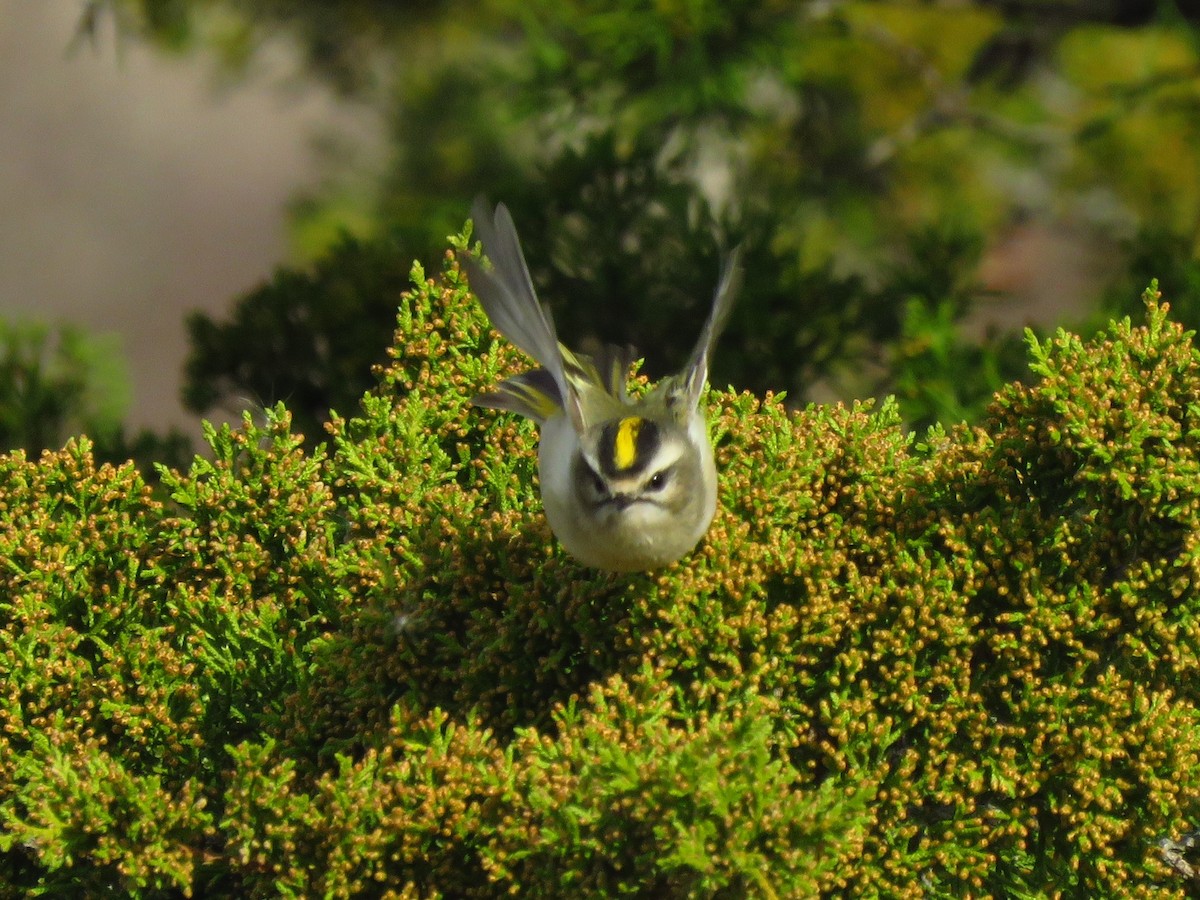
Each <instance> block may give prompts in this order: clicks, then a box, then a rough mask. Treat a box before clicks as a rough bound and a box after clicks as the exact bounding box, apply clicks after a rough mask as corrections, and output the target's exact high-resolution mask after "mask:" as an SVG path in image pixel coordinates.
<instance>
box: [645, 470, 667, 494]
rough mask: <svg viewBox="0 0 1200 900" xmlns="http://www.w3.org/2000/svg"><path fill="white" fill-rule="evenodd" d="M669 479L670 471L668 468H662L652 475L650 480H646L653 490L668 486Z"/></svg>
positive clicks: (647, 485)
mask: <svg viewBox="0 0 1200 900" xmlns="http://www.w3.org/2000/svg"><path fill="white" fill-rule="evenodd" d="M669 480H670V473H669V472H668V471H667V470H666V469H662V470H661V471H658V472H655V473H654V474H653V475H651V476H650V480H649V481H647V482H646V487H648V488H649V489H650V490H652V491H661V490H662V489H663V488H665V487H666V486H667V482H668V481H669Z"/></svg>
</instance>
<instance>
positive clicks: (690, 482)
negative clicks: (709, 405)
mask: <svg viewBox="0 0 1200 900" xmlns="http://www.w3.org/2000/svg"><path fill="white" fill-rule="evenodd" d="M472 218H473V221H474V225H475V232H476V235H477V237H478V238H479V239H480V241H481V242H482V244H483V251H484V253H485V254H486V255H487V258H488V259H489V260H490V261H491V268H490V269H489V268H487V267H485V265H484V264H483V262H482V260H480V259H477V258H475V257H474V256H472V255H470V254H466V255H464V256H463V259H462V263H463V266H464V268H465V269H466V272H467V276H468V278H469V279H470V283H471V287H472V289H473V290H474V291H475V294H476V296H477V297H478V298H479V302H480V304H481V305H482V306H483V310H484V312H486V313H487V316H488V318H489V319H490V320H491V323H492V325H493V326H494V327H495V329H496V330H497V331H499V332H500V333H501V334H502V335H504V336H505V337H506V338H508V340H510V341H512V343H513V344H515V345H516V346H517V347H518V348H520V349H521V350H523V351H524V352H525V353H527V354H528V355H529V356H531V357H533V359H535V360H536V361H537V362H538V363H539V364H540V366H541V368H537V369H533V370H531V371H528V372H523V373H521V374H520V375H515V376H513V377H512V378H508V379H506V380H504V381H502V382H501V383H500V384H498V385H497V386H496V389H495V390H494V391H491V392H489V393H485V394H481V395H479V396H477V397H475V398H474V399H473V401H472V402H473V403H475V404H476V405H477V406H483V407H488V408H490V409H501V410H508V411H511V412H515V413H519V414H520V415H523V416H527V417H528V418H530V419H533V420H534V421H535V422H537V423H538V426H539V430H540V439H539V447H538V473H539V476H540V479H541V493H542V505H543V507H544V508H545V510H546V519H547V521H549V523H550V528H551V530H552V531H553V532H554V534H555V536H556V537H557V538H558V540H559V541H560V542H561V543H562V545H563V547H564V548H566V550H567V552H568V553H569V554H571V556H573V557H575V559H577V560H578V561H579V562H581V563H583V564H584V565H586V566H591V567H594V568H597V569H606V570H609V571H614V572H636V571H645V570H649V569H657V568H659V567H661V566H665V565H668V564H669V563H672V562H674V561H675V560H677V559H679V558H680V557H682V556H683V555H684V554H686V553H688V552H689V551H690V550H692V548H694V547H695V546H696V544H697V543H699V541H700V539H701V538H702V537H703V536H704V533H705V532H706V531H708V526H709V524H710V523H711V522H712V519H713V515H714V513H715V512H716V508H717V470H716V465H715V464H714V462H713V451H712V442H711V440H710V439H709V435H708V422H707V419H706V416H705V410H704V409H703V408H702V407H701V405H700V396H701V394H702V392H703V390H704V385H705V383H706V382H707V380H708V363H709V357H710V356H711V354H712V350H713V346H714V344H715V343H716V340H717V336H718V335H719V334H720V332H721V329H722V328H723V327H724V325H725V322H726V320H727V319H728V317H729V311H730V309H731V308H732V307H733V301H734V296H735V295H736V293H737V288H738V285H739V283H740V278H741V267H740V264H739V257H740V253H739V251H738V250H735V251H734V252H733V253H732V254H731V255H730V256H729V257H727V258H726V259H725V260H724V261H723V263H722V265H721V271H720V275H719V278H718V282H717V289H716V292H715V295H714V297H713V305H712V311H711V312H710V313H709V316H708V321H707V322H706V323H705V325H704V329H703V331H701V333H700V339H699V340H698V341H697V342H696V347H695V349H694V350H693V351H692V355H691V358H690V359H689V360H688V363H687V366H686V367H685V368H684V369H683V371H682V372H679V373H678V374H676V375H672V376H669V377H667V378H664V379H663V380H662V381H660V382H659V383H658V384H657V385H655V386H654V388H653V389H651V390H650V391H649V392H648V393H646V395H645V396H643V397H640V398H637V399H632V398H630V397H629V396H628V394H627V392H626V382H627V379H628V377H629V367H630V365H631V364H632V363H633V361H634V356H633V354H632V352H631V351H630V350H629V349H623V348H619V347H614V346H611V345H609V346H605V347H603V348H602V349H600V350H599V351H598V352H596V353H594V354H590V355H589V354H584V353H576V352H573V351H571V350H569V349H567V348H566V347H564V346H563V345H562V344H560V343H559V342H558V337H557V335H556V333H555V330H554V321H553V319H552V318H551V317H550V312H549V310H548V309H547V308H545V307H543V306H542V305H541V304H540V303H539V302H538V299H537V295H536V294H535V292H534V289H533V282H532V280H531V279H530V277H529V268H528V267H527V266H526V265H525V257H524V254H523V253H522V252H521V244H520V240H519V239H518V238H517V231H516V228H515V226H514V225H513V220H512V216H511V215H510V214H509V212H508V209H507V208H506V207H505V206H504V204H500V205H498V206H497V207H496V209H495V213H494V215H493V213H492V211H491V210H490V209H489V207H488V204H487V203H485V202H484V201H483V200H482V199H480V200H477V201H476V202H475V206H474V208H473V209H472Z"/></svg>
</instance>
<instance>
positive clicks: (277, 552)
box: [0, 239, 1200, 898]
mask: <svg viewBox="0 0 1200 900" xmlns="http://www.w3.org/2000/svg"><path fill="white" fill-rule="evenodd" d="M456 243H457V246H458V247H459V248H460V249H461V247H462V239H459V240H457V242H456ZM414 285H415V286H414V288H413V290H412V291H411V292H409V293H408V294H407V295H405V296H404V297H403V298H401V300H400V314H399V329H398V331H397V337H396V342H395V348H394V351H393V358H392V361H391V363H390V364H388V365H386V366H385V367H383V368H381V370H380V381H379V387H378V389H377V390H375V391H373V392H372V393H370V394H369V395H368V396H366V397H365V398H364V400H363V402H362V406H361V411H360V412H359V413H358V414H357V415H354V416H352V417H348V418H344V417H340V416H337V415H334V416H333V417H332V421H331V424H330V426H329V435H328V441H327V443H326V444H323V445H321V446H319V447H317V448H315V449H312V450H306V449H305V448H304V447H303V446H302V442H301V440H300V439H299V438H298V437H295V436H293V435H292V434H291V433H290V432H289V418H288V415H287V413H286V411H284V410H283V409H282V408H277V409H275V410H273V411H272V412H271V414H270V416H269V418H268V422H267V424H266V425H265V426H259V425H256V424H254V423H253V422H252V420H251V419H250V418H249V417H247V419H246V420H245V422H244V424H243V426H242V427H241V428H240V429H230V428H228V427H225V428H222V429H220V430H216V429H210V430H209V433H208V440H209V443H210V445H211V448H212V452H211V458H203V459H202V458H197V459H196V460H195V461H194V462H193V463H192V465H191V467H190V469H189V470H187V471H170V470H163V471H162V472H160V475H161V477H162V484H161V486H160V487H159V488H158V489H157V491H152V490H151V489H150V488H149V487H147V485H146V484H145V483H144V482H143V480H142V479H141V477H140V476H139V474H138V472H137V470H136V469H135V468H134V467H133V466H132V465H121V466H116V467H114V466H111V465H97V464H96V463H95V461H94V460H93V457H92V452H91V446H90V444H89V443H88V441H87V440H86V439H82V438H81V439H78V440H74V441H72V442H70V443H69V444H67V446H66V447H65V448H64V449H62V450H61V451H58V452H47V453H45V454H43V455H42V456H41V458H40V459H36V460H34V459H28V458H26V456H25V455H24V454H22V453H20V452H17V453H14V454H12V455H10V456H7V457H2V458H0V625H2V626H3V627H2V628H0V889H2V891H3V894H5V895H7V896H23V895H36V894H41V895H47V896H64V895H76V896H78V895H97V894H100V893H103V892H117V893H121V894H128V895H134V896H147V897H151V896H229V897H235V896H236V897H276V896H327V897H348V896H357V895H366V896H389V897H497V896H502V895H514V896H570V897H612V896H622V895H634V896H666V897H833V896H886V897H914V898H915V897H926V896H929V897H937V896H946V897H949V896H954V897H968V896H974V897H983V896H1004V897H1022V896H1026V897H1034V896H1063V897H1089V898H1091V897H1184V896H1188V895H1189V894H1192V895H1194V894H1195V893H1196V891H1197V884H1196V882H1195V880H1194V879H1193V880H1190V881H1189V880H1188V879H1189V875H1188V874H1187V873H1188V870H1189V867H1190V866H1191V865H1193V864H1194V863H1195V860H1194V858H1193V859H1191V860H1189V859H1188V858H1187V854H1188V852H1190V851H1188V850H1187V847H1188V846H1189V841H1190V840H1191V838H1190V837H1189V836H1190V835H1193V834H1194V833H1195V832H1196V831H1197V829H1200V672H1198V668H1200V357H1198V355H1197V351H1196V349H1195V348H1194V346H1193V344H1192V338H1191V335H1190V334H1189V333H1185V332H1184V331H1183V330H1182V328H1180V327H1179V326H1178V325H1176V324H1174V323H1173V322H1172V321H1171V320H1170V319H1169V318H1168V314H1167V307H1166V306H1165V305H1162V304H1159V303H1158V302H1157V300H1156V298H1155V297H1154V296H1153V294H1152V293H1151V292H1148V295H1147V313H1146V319H1145V323H1144V324H1142V325H1139V326H1136V327H1135V326H1134V325H1132V324H1131V323H1130V322H1129V321H1128V320H1126V321H1122V322H1117V323H1114V324H1113V325H1112V327H1111V328H1110V329H1109V331H1108V332H1107V334H1105V335H1101V336H1100V337H1098V338H1096V339H1094V340H1090V341H1087V342H1082V341H1080V340H1079V339H1077V338H1075V337H1072V336H1071V335H1069V334H1065V333H1060V334H1059V335H1058V336H1057V337H1056V338H1054V339H1053V340H1051V341H1048V342H1045V343H1038V342H1037V341H1035V340H1033V339H1032V338H1031V339H1030V355H1031V359H1032V366H1033V369H1034V372H1035V374H1036V376H1037V380H1036V383H1033V384H1030V385H1012V386H1009V387H1007V388H1005V389H1004V390H1002V391H1001V392H1000V393H999V394H998V395H997V396H996V398H995V400H994V402H993V403H992V405H991V407H990V412H989V416H988V418H987V419H986V420H985V422H984V423H983V424H982V425H981V426H979V427H967V426H961V427H957V428H954V429H951V430H949V431H943V430H939V429H935V430H933V431H930V432H929V433H928V435H927V436H926V437H925V438H924V439H919V438H917V437H914V436H913V435H912V434H910V433H907V432H906V431H905V429H904V428H903V427H902V426H901V424H900V419H899V416H898V414H897V411H896V408H895V406H894V404H891V403H885V404H883V406H882V407H880V408H879V409H878V410H876V409H873V408H872V407H871V406H870V405H869V404H862V405H858V406H854V407H851V408H847V407H843V406H834V407H824V408H823V407H809V408H807V409H804V410H802V411H799V412H789V411H788V410H787V409H786V408H785V406H784V405H783V403H782V402H781V398H780V397H778V396H774V397H773V396H765V397H754V396H751V395H748V394H744V393H743V394H738V393H733V392H729V391H714V392H713V394H712V396H711V407H712V410H713V412H712V420H713V429H714V433H715V435H716V436H717V439H718V458H719V465H720V469H721V471H722V481H721V510H720V512H719V513H718V516H717V519H716V521H715V523H714V526H713V528H712V530H711V532H710V533H709V535H708V536H707V538H706V540H705V541H704V542H703V543H702V545H701V546H700V548H699V549H698V550H697V551H696V552H695V553H694V554H692V555H691V556H690V557H688V558H686V559H685V560H683V561H682V562H680V563H679V564H677V565H675V566H672V567H670V568H668V569H666V570H664V571H661V572H656V573H649V574H638V575H632V576H624V575H622V576H617V575H611V574H604V573H597V572H594V571H589V570H585V569H582V568H580V567H579V566H578V565H576V564H575V563H574V562H572V561H571V560H570V559H569V558H568V557H566V556H565V555H564V554H563V552H562V551H561V549H559V548H558V547H557V546H556V545H555V543H554V541H553V539H552V536H551V534H550V532H549V530H548V529H547V526H546V524H545V521H544V518H543V517H542V514H541V509H540V504H539V501H538V498H537V485H536V466H535V436H534V431H533V429H532V427H531V426H530V425H529V424H528V423H526V422H523V421H521V420H519V419H517V418H516V417H514V416H511V415H504V414H497V413H494V412H490V411H482V410H478V409H474V408H472V407H470V406H469V404H468V400H469V398H470V397H471V396H472V394H474V393H475V392H476V391H477V390H480V389H482V388H484V387H486V386H488V385H490V384H492V383H494V382H495V381H496V380H497V379H498V378H500V377H502V376H504V375H505V374H509V373H511V372H512V371H513V370H514V368H515V367H517V366H521V365H525V361H524V360H521V359H519V358H518V355H517V353H516V352H515V351H514V350H513V349H512V348H511V347H510V346H509V345H507V344H506V343H505V342H503V341H501V340H499V339H498V338H497V337H496V336H495V335H494V334H492V333H491V332H489V330H488V328H487V324H486V322H485V320H484V319H483V317H482V314H481V313H480V312H479V310H478V309H477V307H476V306H475V304H474V302H473V301H472V299H471V297H470V295H469V294H468V292H467V287H466V284H465V282H464V280H463V278H462V276H461V275H460V273H459V270H458V268H457V265H456V263H455V260H454V254H453V253H450V254H448V255H447V261H446V265H445V270H444V272H443V274H442V276H441V278H440V279H438V280H436V281H434V280H426V279H425V276H424V273H423V272H421V271H420V270H419V269H418V270H415V272H414ZM1193 843H1194V842H1193ZM1168 848H1173V849H1171V851H1170V852H1168ZM1180 848H1182V849H1180Z"/></svg>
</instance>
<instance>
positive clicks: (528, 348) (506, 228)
mask: <svg viewBox="0 0 1200 900" xmlns="http://www.w3.org/2000/svg"><path fill="white" fill-rule="evenodd" d="M471 218H472V219H473V220H474V223H475V233H476V235H477V236H478V237H479V239H480V241H481V242H482V243H483V252H484V253H485V254H487V257H488V259H490V260H491V262H492V268H491V270H490V271H489V270H488V269H485V268H484V267H483V265H482V264H481V263H480V262H479V260H477V259H476V258H475V257H474V256H471V255H469V254H467V255H464V256H463V259H462V263H463V267H464V268H465V269H466V270H467V277H468V278H469V279H470V280H471V288H472V289H473V290H474V291H475V295H476V296H477V297H478V298H479V302H480V304H481V305H482V306H483V311H484V312H485V313H487V317H488V319H490V320H491V323H492V325H493V326H494V327H495V329H496V330H497V331H499V332H500V333H501V334H502V335H504V336H505V337H506V338H508V339H509V340H510V341H512V342H513V343H514V344H515V345H516V346H517V347H519V348H520V349H521V350H523V351H525V353H527V354H529V355H530V356H532V357H533V358H534V359H535V360H537V361H538V363H539V364H541V365H542V366H544V367H545V368H546V370H547V371H548V372H549V373H550V375H551V377H552V378H553V379H554V383H555V385H557V386H558V393H559V396H560V397H564V398H565V397H567V396H568V385H567V381H566V378H565V377H564V376H563V364H562V357H561V356H560V355H559V351H558V337H557V336H556V335H555V332H554V322H553V320H551V318H550V316H549V315H548V314H547V313H546V310H545V309H543V308H542V305H541V304H540V303H538V299H537V294H536V293H535V292H534V289H533V280H532V279H531V278H530V277H529V268H528V267H527V266H526V265H525V257H524V255H523V254H522V253H521V243H520V240H519V239H518V238H517V230H516V227H515V226H514V225H513V220H512V216H511V215H510V214H509V212H508V209H507V207H505V205H504V204H503V203H501V204H499V205H498V206H497V207H496V211H495V215H494V217H493V214H492V213H491V212H490V211H489V209H488V205H487V203H486V202H485V201H484V200H483V198H482V197H481V198H479V199H478V200H476V201H475V205H474V206H473V207H472V210H471Z"/></svg>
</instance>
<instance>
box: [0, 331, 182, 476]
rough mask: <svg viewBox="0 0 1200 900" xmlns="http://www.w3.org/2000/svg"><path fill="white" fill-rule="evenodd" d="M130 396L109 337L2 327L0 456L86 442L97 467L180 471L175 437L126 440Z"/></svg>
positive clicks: (130, 437) (147, 436)
mask: <svg viewBox="0 0 1200 900" xmlns="http://www.w3.org/2000/svg"><path fill="white" fill-rule="evenodd" d="M130 397H131V388H130V383H129V374H128V372H127V371H126V367H125V361H124V357H123V355H122V353H121V348H120V346H119V343H118V341H117V339H116V338H115V337H114V336H112V335H96V334H90V333H88V332H87V331H85V330H84V329H82V328H79V327H76V326H72V325H55V326H51V325H49V324H46V323H44V322H34V321H7V320H3V319H0V452H5V451H8V450H24V451H25V452H26V453H27V454H29V455H31V456H36V455H37V454H39V453H41V452H42V451H43V450H54V449H57V448H59V447H61V446H62V445H63V444H64V443H65V442H66V440H67V439H68V438H69V437H72V436H73V435H77V434H86V435H88V436H89V437H90V438H91V439H92V441H93V442H94V444H95V453H96V457H97V459H99V460H100V461H102V462H120V461H124V460H128V459H132V460H135V461H136V462H137V463H138V464H139V466H140V467H141V468H142V469H143V471H146V472H147V473H150V472H151V471H152V468H151V463H152V462H154V461H158V462H167V463H174V464H179V463H182V462H183V460H184V459H185V458H186V457H187V456H188V455H189V454H190V451H191V442H190V441H189V440H188V439H187V438H186V436H184V435H183V434H181V433H179V432H177V431H171V432H168V433H162V434H160V433H154V432H150V431H146V430H143V431H140V432H137V433H135V434H130V433H128V431H127V429H126V427H125V425H124V424H123V423H124V420H125V416H126V414H127V413H128V411H129V403H130Z"/></svg>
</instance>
